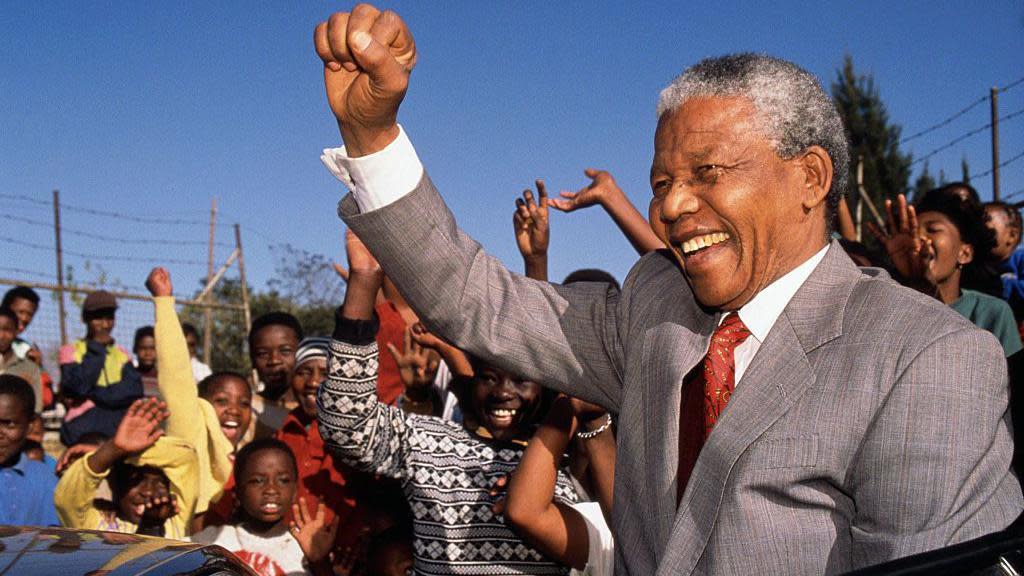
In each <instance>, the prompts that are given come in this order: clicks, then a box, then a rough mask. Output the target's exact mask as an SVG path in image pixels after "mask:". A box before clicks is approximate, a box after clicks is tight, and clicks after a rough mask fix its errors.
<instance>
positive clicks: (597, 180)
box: [548, 168, 665, 256]
mask: <svg viewBox="0 0 1024 576" xmlns="http://www.w3.org/2000/svg"><path fill="white" fill-rule="evenodd" d="M583 173H584V174H586V175H587V178H590V179H591V182H590V184H588V185H587V186H585V187H583V188H581V189H579V190H577V191H576V192H562V193H561V194H560V196H561V198H552V199H550V200H548V204H550V205H551V206H554V207H555V208H557V209H559V210H561V211H562V212H572V211H573V210H576V209H578V208H586V207H587V206H592V205H594V204H600V205H601V206H602V207H603V208H604V209H605V212H607V213H608V215H609V216H611V217H612V220H614V221H615V225H616V226H618V227H619V230H622V233H623V234H624V235H625V236H626V239H627V240H629V243H630V244H632V245H633V249H635V250H636V251H637V253H638V254H640V255H641V256H643V255H644V254H646V253H648V252H651V251H653V250H658V249H659V248H664V247H665V246H664V244H662V242H661V240H659V239H658V237H657V236H656V235H655V234H654V231H653V230H651V226H650V224H649V223H648V222H647V220H645V219H644V217H643V216H642V215H641V214H640V212H639V211H638V210H637V209H636V207H635V206H633V203H632V202H630V201H629V198H628V197H627V196H626V195H625V194H624V193H623V192H622V189H621V188H619V185H618V184H616V183H615V179H614V178H612V175H611V174H609V173H608V172H606V171H604V170H595V169H593V168H587V169H586V170H584V171H583Z"/></svg>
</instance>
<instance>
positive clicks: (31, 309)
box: [0, 286, 42, 364]
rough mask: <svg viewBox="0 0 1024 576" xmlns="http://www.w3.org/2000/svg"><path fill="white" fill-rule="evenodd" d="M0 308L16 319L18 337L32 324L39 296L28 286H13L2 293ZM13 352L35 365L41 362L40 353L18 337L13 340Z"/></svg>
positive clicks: (37, 308)
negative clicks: (11, 313) (2, 298)
mask: <svg viewBox="0 0 1024 576" xmlns="http://www.w3.org/2000/svg"><path fill="white" fill-rule="evenodd" d="M0 308H7V309H9V310H10V311H12V312H14V314H15V315H16V316H17V317H18V334H19V335H20V334H21V333H22V332H24V331H25V329H26V328H28V327H29V325H30V324H32V319H33V318H35V315H36V312H37V311H38V310H39V294H37V293H36V291H35V290H33V289H31V288H29V287H28V286H15V287H14V288H11V289H10V290H8V291H7V292H5V293H4V300H3V303H0ZM14 352H15V354H17V355H18V356H20V357H22V358H29V359H30V360H32V361H33V362H35V363H36V364H39V363H40V362H41V361H42V353H41V352H40V351H39V348H37V347H36V346H33V345H32V343H30V342H28V341H27V340H22V339H21V338H20V337H18V338H15V340H14Z"/></svg>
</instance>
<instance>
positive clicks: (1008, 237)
mask: <svg viewBox="0 0 1024 576" xmlns="http://www.w3.org/2000/svg"><path fill="white" fill-rule="evenodd" d="M985 213H986V214H988V222H987V224H988V227H989V228H990V229H991V230H992V232H993V233H994V234H995V237H996V245H995V247H994V248H992V254H993V255H994V256H995V257H996V258H998V259H999V261H1000V262H1002V261H1004V260H1007V259H1008V258H1009V257H1010V256H1011V255H1013V251H1014V250H1016V249H1017V245H1018V244H1020V230H1018V229H1017V228H1016V227H1014V226H1012V225H1011V223H1010V218H1009V216H1007V214H1006V211H1005V210H1003V209H1002V208H996V207H993V206H987V207H986V208H985Z"/></svg>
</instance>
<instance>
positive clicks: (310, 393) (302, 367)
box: [292, 358, 327, 418]
mask: <svg viewBox="0 0 1024 576" xmlns="http://www.w3.org/2000/svg"><path fill="white" fill-rule="evenodd" d="M326 378H327V359H326V358H310V359H309V360H306V361H305V362H303V363H302V364H299V365H298V366H296V367H295V373H294V374H292V392H293V393H294V394H295V397H296V398H297V399H298V400H299V406H301V407H302V411H303V412H305V413H306V415H307V416H309V417H311V418H315V417H316V391H317V389H318V388H320V384H322V383H323V381H324V380H325V379H326Z"/></svg>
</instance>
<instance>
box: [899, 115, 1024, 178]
mask: <svg viewBox="0 0 1024 576" xmlns="http://www.w3.org/2000/svg"><path fill="white" fill-rule="evenodd" d="M1021 114H1024V108H1021V109H1020V110H1016V111H1014V112H1010V113H1009V114H1006V115H1005V116H1000V117H999V120H1000V121H1006V120H1011V119H1013V118H1016V117H1017V116H1020V115H1021ZM991 127H992V123H991V122H989V123H988V124H985V125H984V126H979V127H977V128H975V129H974V130H971V131H969V132H966V133H964V134H961V135H960V136H957V137H956V138H954V139H952V140H950V141H949V142H946V143H945V144H943V145H942V146H939V147H938V148H936V149H934V150H932V151H931V152H929V153H927V154H925V155H924V156H921V157H920V158H917V159H915V160H914V161H913V162H911V163H910V165H911V166H914V165H916V164H920V163H921V162H924V161H925V160H927V159H929V158H931V157H932V156H935V155H936V154H938V153H939V152H942V151H943V150H948V149H950V148H952V147H953V146H955V145H957V144H959V143H960V142H963V141H964V140H966V139H968V138H970V137H971V136H974V135H976V134H980V133H982V132H984V131H986V130H988V129H989V128H991Z"/></svg>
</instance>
